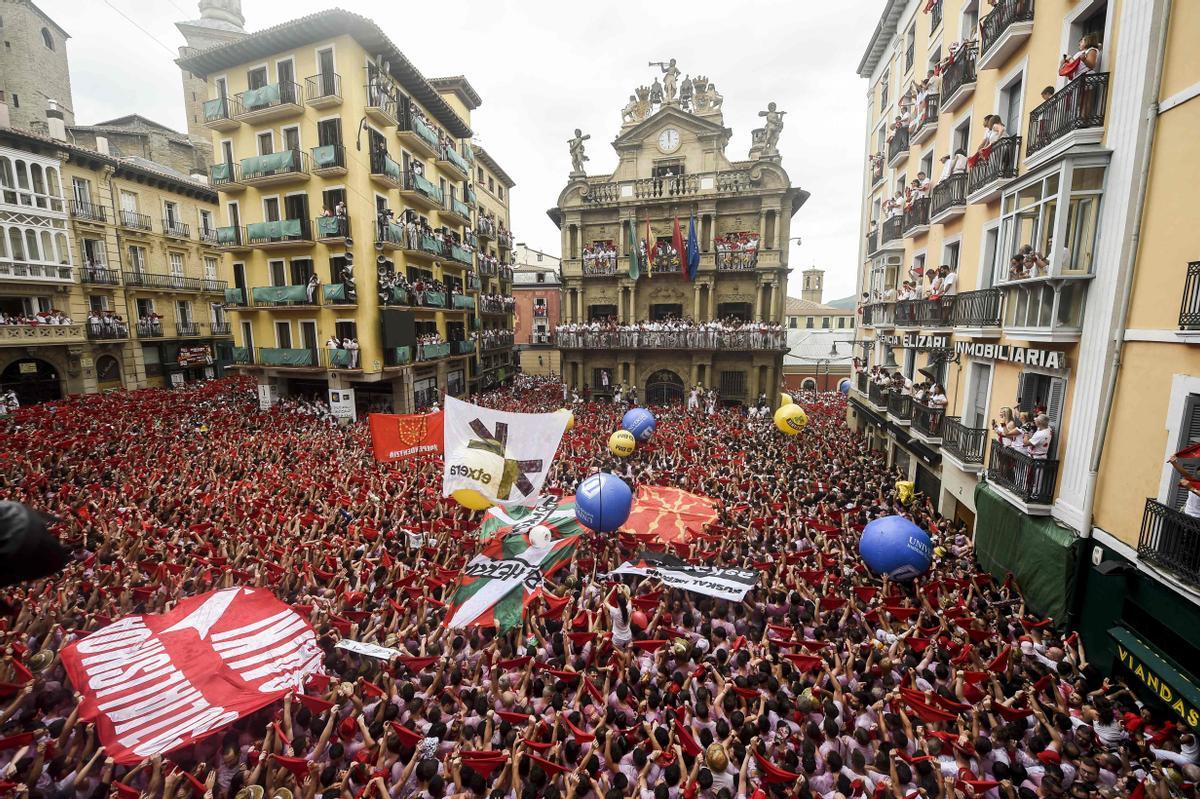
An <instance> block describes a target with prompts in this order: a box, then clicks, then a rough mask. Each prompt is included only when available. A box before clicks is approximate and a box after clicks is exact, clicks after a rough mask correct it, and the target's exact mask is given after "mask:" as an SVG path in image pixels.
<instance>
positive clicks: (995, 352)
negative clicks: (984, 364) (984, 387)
mask: <svg viewBox="0 0 1200 799" xmlns="http://www.w3.org/2000/svg"><path fill="white" fill-rule="evenodd" d="M954 351H955V352H958V353H961V354H964V355H969V356H971V357H972V358H987V359H989V360H996V361H1011V362H1012V363H1021V364H1025V365H1027V366H1037V367H1040V368H1043V369H1065V368H1066V367H1067V354H1066V353H1065V352H1059V351H1058V350H1042V349H1038V348H1037V347H1014V346H1012V345H1010V344H984V343H982V342H976V341H959V342H957V343H955V345H954Z"/></svg>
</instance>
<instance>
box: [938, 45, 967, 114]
mask: <svg viewBox="0 0 1200 799" xmlns="http://www.w3.org/2000/svg"><path fill="white" fill-rule="evenodd" d="M975 47H976V46H975V43H974V42H972V43H970V44H967V45H965V46H963V47H960V48H958V50H956V51H955V52H954V55H953V56H951V58H950V63H949V64H947V65H946V73H945V76H944V77H943V78H942V94H941V108H940V109H939V111H940V113H943V114H947V113H950V112H952V111H954V110H956V109H957V108H958V107H959V106H960V105H962V104H963V103H965V102H966V101H967V99H968V98H969V97H970V96H971V94H972V93H973V92H974V91H975V57H976V49H975Z"/></svg>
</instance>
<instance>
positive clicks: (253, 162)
mask: <svg viewBox="0 0 1200 799" xmlns="http://www.w3.org/2000/svg"><path fill="white" fill-rule="evenodd" d="M241 166H242V177H241V183H242V184H243V185H245V186H276V185H279V184H283V183H294V182H296V181H303V180H308V177H309V175H308V153H305V152H302V151H300V150H280V151H279V152H276V153H268V154H266V155H253V156H250V157H249V158H243V159H242V163H241Z"/></svg>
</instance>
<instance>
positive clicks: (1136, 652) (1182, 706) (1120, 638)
mask: <svg viewBox="0 0 1200 799" xmlns="http://www.w3.org/2000/svg"><path fill="white" fill-rule="evenodd" d="M1108 634H1109V636H1111V637H1112V639H1113V640H1114V641H1116V643H1117V649H1116V651H1117V662H1118V663H1119V664H1120V666H1121V668H1122V669H1123V670H1124V671H1126V672H1128V673H1129V674H1130V675H1132V677H1133V678H1134V680H1133V682H1134V683H1135V684H1136V685H1137V686H1138V688H1139V689H1140V691H1139V693H1141V694H1142V695H1145V696H1152V697H1154V698H1155V699H1156V700H1157V701H1158V702H1159V703H1160V704H1162V705H1163V706H1164V707H1166V708H1167V709H1168V710H1170V712H1171V714H1172V715H1173V716H1175V717H1176V719H1178V720H1179V721H1182V722H1183V723H1184V724H1186V725H1188V726H1189V727H1191V728H1192V730H1193V731H1194V732H1200V688H1198V687H1197V686H1196V683H1195V682H1194V681H1193V680H1192V679H1191V677H1189V676H1188V675H1186V674H1184V673H1183V672H1182V671H1180V670H1179V669H1177V668H1176V667H1175V665H1174V664H1173V663H1171V662H1170V661H1168V660H1167V659H1166V657H1165V656H1164V655H1162V654H1161V653H1160V652H1159V651H1158V650H1157V649H1156V648H1154V647H1153V646H1151V645H1150V644H1148V643H1146V642H1145V641H1143V640H1142V639H1140V638H1138V637H1137V635H1135V634H1134V633H1133V632H1132V631H1130V630H1127V629H1126V628H1124V627H1113V628H1111V629H1110V630H1109V631H1108Z"/></svg>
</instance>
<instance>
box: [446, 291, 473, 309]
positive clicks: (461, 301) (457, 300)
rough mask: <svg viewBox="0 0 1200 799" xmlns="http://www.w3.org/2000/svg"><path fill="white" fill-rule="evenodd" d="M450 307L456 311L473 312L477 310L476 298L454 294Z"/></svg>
mask: <svg viewBox="0 0 1200 799" xmlns="http://www.w3.org/2000/svg"><path fill="white" fill-rule="evenodd" d="M450 307H451V308H453V309H454V310H456V311H473V310H475V298H474V297H472V296H470V295H468V294H458V293H452V294H451V295H450Z"/></svg>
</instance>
